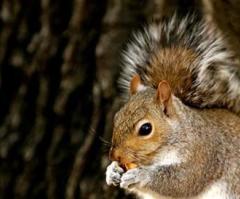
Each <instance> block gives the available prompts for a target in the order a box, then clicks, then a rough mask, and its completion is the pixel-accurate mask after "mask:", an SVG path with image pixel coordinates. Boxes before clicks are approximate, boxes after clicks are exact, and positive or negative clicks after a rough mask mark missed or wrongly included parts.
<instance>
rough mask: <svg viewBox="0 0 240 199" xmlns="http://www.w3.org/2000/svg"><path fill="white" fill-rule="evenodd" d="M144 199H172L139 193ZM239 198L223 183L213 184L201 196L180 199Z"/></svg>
mask: <svg viewBox="0 0 240 199" xmlns="http://www.w3.org/2000/svg"><path fill="white" fill-rule="evenodd" d="M138 194H139V195H140V198H142V199H172V198H170V197H164V196H160V195H157V194H153V193H150V192H148V193H146V192H145V193H143V192H141V191H140V192H138ZM236 198H237V197H235V196H233V195H231V194H230V193H229V192H228V190H227V185H226V183H225V182H223V181H218V182H215V183H213V184H212V185H211V186H210V187H209V188H208V189H206V190H205V191H204V192H203V193H201V194H200V195H199V196H196V197H191V198H179V199H236Z"/></svg>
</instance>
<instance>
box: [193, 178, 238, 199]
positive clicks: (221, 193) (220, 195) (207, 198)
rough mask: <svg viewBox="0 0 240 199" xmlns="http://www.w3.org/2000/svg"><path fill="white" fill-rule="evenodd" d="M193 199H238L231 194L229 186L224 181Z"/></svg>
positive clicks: (211, 186) (213, 185)
mask: <svg viewBox="0 0 240 199" xmlns="http://www.w3.org/2000/svg"><path fill="white" fill-rule="evenodd" d="M191 199H236V197H234V196H233V195H232V194H231V193H229V191H228V188H227V184H226V183H225V182H224V181H217V182H214V183H213V184H212V185H210V186H209V188H207V189H206V190H205V191H204V192H203V193H201V194H200V195H199V196H197V197H194V198H191Z"/></svg>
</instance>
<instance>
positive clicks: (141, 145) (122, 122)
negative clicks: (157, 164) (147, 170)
mask: <svg viewBox="0 0 240 199" xmlns="http://www.w3.org/2000/svg"><path fill="white" fill-rule="evenodd" d="M130 95H131V96H130V99H129V101H128V102H127V103H126V104H125V105H124V106H123V107H122V108H121V109H120V110H119V112H118V113H116V115H115V118H114V128H113V137H112V147H111V150H110V159H112V160H115V161H118V162H119V163H120V164H121V165H126V164H129V163H134V164H136V165H149V164H151V163H152V161H153V158H154V156H155V155H156V154H158V151H159V150H161V147H162V146H164V145H166V142H167V139H168V137H169V136H170V134H171V133H172V131H173V126H174V125H176V123H177V122H178V114H177V113H176V109H175V105H174V104H175V103H173V101H174V99H173V98H174V97H173V95H172V92H171V88H170V86H169V84H168V82H167V81H161V82H160V83H159V84H158V88H157V89H154V88H150V87H145V86H144V85H142V84H141V80H140V77H139V76H138V75H136V76H134V77H133V79H132V81H131V84H130Z"/></svg>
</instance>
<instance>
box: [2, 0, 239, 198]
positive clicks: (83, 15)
mask: <svg viewBox="0 0 240 199" xmlns="http://www.w3.org/2000/svg"><path fill="white" fill-rule="evenodd" d="M190 2H191V3H190ZM196 2H197V1H191V0H184V1H181V0H171V1H165V0H154V1H147V0H122V1H119V0H102V1H99V0H68V1H56V0H32V1H25V0H21V1H17V0H11V1H10V0H2V1H0V67H1V68H0V72H1V74H0V75H1V76H0V198H3V199H5V198H6V199H9V198H11V199H13V198H17V199H21V198H28V199H31V198H34V199H38V198H39V199H43V198H50V199H61V198H63V199H74V198H106V199H109V198H130V197H131V196H126V195H125V194H124V193H123V191H122V190H119V189H117V188H113V187H108V186H107V185H106V183H105V169H106V166H107V165H108V163H109V161H108V149H109V142H110V140H111V131H112V118H113V116H114V113H115V112H116V110H117V109H118V108H119V107H120V105H121V103H120V100H119V98H118V96H119V90H118V89H117V83H116V79H117V77H118V74H119V70H120V59H121V58H120V52H121V48H122V47H123V46H124V43H125V42H126V41H127V40H128V38H129V36H130V34H131V32H132V31H133V30H135V29H137V28H139V27H140V26H141V25H142V24H144V23H146V22H148V21H149V20H151V19H152V18H160V17H162V16H164V15H169V14H171V13H172V12H174V11H175V10H176V9H179V10H180V11H181V12H183V13H185V12H187V11H188V10H189V9H192V8H196V7H197V5H198V6H199V4H198V3H196ZM203 5H205V4H203ZM223 6H225V5H223ZM204 8H207V7H204ZM211 9H213V10H214V9H215V7H213V8H212V7H211ZM209 12H210V11H209ZM222 12H224V10H223V11H222ZM210 13H213V12H212V11H211V12H210ZM211 16H214V17H216V15H211ZM216 21H217V22H219V21H221V19H219V18H216ZM219 24H220V23H219ZM238 25H239V24H238V23H236V26H238ZM233 26H234V25H233ZM219 27H220V28H222V29H225V26H224V25H223V26H221V25H219ZM232 32H234V31H230V33H229V34H230V35H231V34H232ZM232 39H233V41H235V40H237V41H238V42H239V39H238V37H236V35H235V36H233V37H232ZM231 42H232V40H231ZM233 49H236V47H233Z"/></svg>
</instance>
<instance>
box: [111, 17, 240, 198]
mask: <svg viewBox="0 0 240 199" xmlns="http://www.w3.org/2000/svg"><path fill="white" fill-rule="evenodd" d="M123 59H124V65H123V72H122V74H121V77H120V80H119V84H120V86H121V87H122V89H123V91H124V94H123V96H124V97H125V99H126V103H125V104H124V106H123V107H122V108H121V109H120V110H119V111H118V112H117V113H116V115H115V118H114V127H113V137H112V147H111V150H110V159H111V160H112V161H113V162H112V163H111V164H110V165H109V166H108V167H107V171H106V181H107V184H108V185H115V186H120V187H122V188H124V189H126V190H128V191H130V192H134V193H136V194H137V195H138V196H140V197H142V198H153V199H158V198H179V199H180V198H181V199H210V198H211V199H238V198H240V118H239V116H238V115H237V114H239V112H240V102H239V100H240V85H239V83H240V81H239V78H240V65H239V63H238V61H237V59H236V58H235V55H234V53H233V52H231V51H230V50H229V49H228V48H227V45H226V44H225V42H224V36H223V35H222V34H221V33H220V32H219V31H218V30H217V28H215V27H214V25H213V24H211V23H210V22H209V21H207V20H205V19H201V18H199V17H198V16H197V15H194V14H193V15H189V16H186V17H183V18H179V17H178V16H177V15H174V16H173V17H171V18H164V19H162V20H160V21H158V22H155V23H152V24H150V25H149V26H147V27H145V28H144V30H143V31H141V32H138V33H136V34H135V36H134V39H133V41H132V42H130V43H129V45H128V47H127V49H126V51H125V52H124V58H123ZM224 108H225V109H224Z"/></svg>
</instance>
